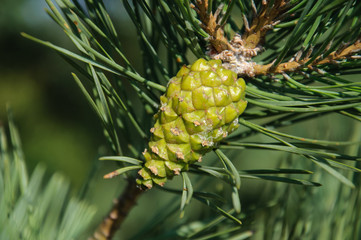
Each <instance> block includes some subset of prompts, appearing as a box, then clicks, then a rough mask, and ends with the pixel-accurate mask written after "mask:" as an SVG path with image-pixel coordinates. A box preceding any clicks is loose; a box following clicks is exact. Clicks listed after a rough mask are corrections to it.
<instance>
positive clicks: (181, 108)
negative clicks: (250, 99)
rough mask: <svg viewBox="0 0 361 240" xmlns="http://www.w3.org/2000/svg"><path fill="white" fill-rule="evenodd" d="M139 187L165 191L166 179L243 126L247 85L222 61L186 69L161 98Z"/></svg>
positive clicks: (207, 62)
mask: <svg viewBox="0 0 361 240" xmlns="http://www.w3.org/2000/svg"><path fill="white" fill-rule="evenodd" d="M160 100H161V107H160V109H159V112H158V113H157V114H156V115H155V116H154V118H155V124H154V127H153V128H151V130H150V132H151V133H152V136H151V139H150V141H149V144H148V149H147V150H146V151H144V153H143V155H144V158H145V164H144V166H143V168H142V169H141V170H140V171H139V175H140V177H141V178H140V179H137V182H138V184H140V185H143V186H145V187H148V188H151V187H152V186H153V185H154V183H155V184H158V185H161V186H163V184H164V183H165V182H166V180H167V179H170V178H172V177H173V176H174V175H179V174H180V172H182V171H187V170H188V168H189V165H191V164H193V163H195V162H197V161H201V160H202V156H203V155H204V154H206V153H207V152H209V151H211V150H212V149H213V148H214V147H216V145H217V143H218V142H219V141H221V140H222V139H223V138H225V137H227V136H228V135H229V134H230V133H231V132H233V131H234V130H235V129H236V128H237V127H238V117H239V116H240V115H241V114H242V112H243V111H244V109H245V108H246V106H247V102H246V101H245V82H244V80H243V79H241V78H239V79H237V74H236V73H234V72H232V71H230V70H227V69H225V68H223V67H222V64H221V61H219V60H210V61H206V60H204V59H199V60H197V61H196V62H194V63H193V64H192V65H190V66H183V67H182V68H181V69H180V70H179V72H178V73H177V75H176V76H175V77H173V78H172V79H171V80H170V81H169V84H168V87H167V90H166V93H165V95H163V96H161V98H160Z"/></svg>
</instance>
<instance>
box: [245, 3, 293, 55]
mask: <svg viewBox="0 0 361 240" xmlns="http://www.w3.org/2000/svg"><path fill="white" fill-rule="evenodd" d="M271 2H273V5H272V6H270V4H271ZM262 5H263V7H262V9H261V11H260V12H259V13H257V11H256V8H255V7H254V11H255V14H256V16H255V17H254V18H253V21H252V24H251V26H249V27H245V32H244V33H243V34H242V41H243V47H244V48H246V49H254V48H256V47H257V46H258V45H260V44H263V43H264V41H265V36H266V33H267V31H268V30H270V29H272V28H273V26H274V25H276V24H277V23H279V21H280V20H279V16H281V15H282V13H284V11H285V10H286V9H287V8H288V6H289V4H287V1H286V0H275V1H262ZM243 18H244V19H245V20H244V21H247V18H246V17H245V16H244V17H243ZM247 24H248V23H247ZM247 24H245V26H246V25H247Z"/></svg>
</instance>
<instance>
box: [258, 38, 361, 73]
mask: <svg viewBox="0 0 361 240" xmlns="http://www.w3.org/2000/svg"><path fill="white" fill-rule="evenodd" d="M359 51H361V40H357V41H356V42H355V43H353V44H351V45H349V46H348V47H342V48H340V49H339V50H336V51H333V52H331V53H330V54H329V55H328V56H326V57H322V55H321V56H319V57H317V58H316V59H315V60H314V61H312V62H310V63H308V61H309V60H310V59H311V58H310V57H309V56H306V57H305V58H303V59H297V58H296V59H295V60H292V61H290V62H287V63H281V64H279V65H278V66H276V67H275V68H272V63H270V64H267V65H261V64H254V66H253V69H254V72H253V73H254V75H265V74H269V73H283V72H294V71H296V70H297V69H299V68H302V67H312V66H316V65H323V64H332V63H337V61H339V60H343V59H346V58H350V57H351V56H352V55H354V54H355V53H357V52H359Z"/></svg>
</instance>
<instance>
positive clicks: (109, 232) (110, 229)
mask: <svg viewBox="0 0 361 240" xmlns="http://www.w3.org/2000/svg"><path fill="white" fill-rule="evenodd" d="M143 192H144V191H143V190H142V189H140V188H139V187H138V186H137V184H136V182H135V181H134V179H128V185H127V186H126V188H125V189H124V191H123V192H122V194H121V195H120V196H119V198H118V199H116V200H115V202H114V204H113V207H112V209H111V210H110V212H109V214H108V215H107V216H106V217H105V218H104V220H103V221H102V222H101V223H100V224H99V226H98V227H97V230H96V231H95V232H94V234H93V236H91V237H89V238H88V240H110V239H112V238H113V236H114V234H115V232H116V231H117V230H118V229H119V227H120V225H121V224H122V223H123V221H124V220H125V219H126V217H127V215H128V213H129V212H130V210H131V209H132V208H133V207H134V206H135V205H136V203H137V199H138V197H139V196H140V195H141V194H142V193H143Z"/></svg>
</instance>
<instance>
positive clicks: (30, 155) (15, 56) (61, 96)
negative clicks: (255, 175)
mask: <svg viewBox="0 0 361 240" xmlns="http://www.w3.org/2000/svg"><path fill="white" fill-rule="evenodd" d="M112 2H113V3H112V4H118V5H117V7H120V6H119V4H120V2H119V3H118V1H112ZM46 7H47V5H46V2H45V1H42V0H26V1H25V0H17V1H13V0H3V1H1V7H0V52H1V55H0V56H1V57H0V119H1V121H3V122H4V121H6V118H7V116H6V105H7V104H9V105H10V106H11V108H12V110H13V113H14V118H15V122H16V124H17V126H18V128H19V130H20V135H21V138H22V142H23V147H24V152H25V156H26V160H27V163H28V167H29V168H30V169H29V170H30V171H31V170H32V169H33V168H34V167H35V166H36V164H38V163H39V162H42V163H45V165H46V166H47V168H48V170H49V172H53V171H55V170H56V171H60V172H63V173H65V175H67V176H68V177H69V178H70V180H71V182H72V184H73V185H74V186H75V188H79V187H80V186H81V184H82V183H83V182H84V179H85V177H86V176H87V174H88V172H89V168H90V166H91V165H92V162H94V161H95V160H96V159H97V157H98V152H99V148H100V147H102V143H104V142H105V141H104V138H103V134H102V129H101V125H100V124H99V122H98V119H97V118H96V116H95V114H93V112H92V111H91V109H90V107H89V106H88V104H87V102H86V100H85V98H83V96H82V94H81V92H80V90H79V89H78V87H77V85H76V84H75V82H74V81H73V78H72V77H71V74H70V73H71V71H73V69H72V68H71V67H70V66H69V65H68V64H67V63H66V62H65V61H64V60H63V59H62V58H61V57H60V56H59V55H58V54H56V53H55V52H54V51H52V50H50V49H48V48H46V47H43V46H40V45H39V44H36V43H34V42H31V41H29V40H28V39H25V38H23V37H22V36H21V35H20V33H21V32H26V33H28V34H31V35H33V36H35V37H38V38H40V39H44V40H48V41H50V42H54V43H56V44H59V45H60V46H62V47H65V48H69V49H73V45H72V44H71V43H70V42H69V40H68V38H67V37H66V35H65V34H64V33H63V31H62V30H61V29H60V28H59V27H58V26H57V25H56V24H55V23H54V22H53V21H52V19H51V18H50V17H49V16H48V15H47V14H46V12H45V10H44V8H46ZM118 10H119V8H118ZM115 16H118V17H116V20H115V22H117V23H118V24H121V25H125V26H127V25H128V24H126V22H124V20H125V19H122V18H121V17H120V16H121V15H119V14H117V15H115ZM126 32H127V33H128V34H127V35H124V36H123V35H122V32H120V37H121V38H122V39H123V40H124V41H125V42H131V41H129V39H131V37H133V39H134V37H135V33H134V34H133V35H132V34H129V33H131V31H126ZM123 33H124V31H123ZM128 49H129V48H128Z"/></svg>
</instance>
